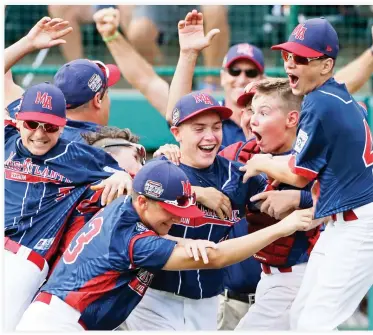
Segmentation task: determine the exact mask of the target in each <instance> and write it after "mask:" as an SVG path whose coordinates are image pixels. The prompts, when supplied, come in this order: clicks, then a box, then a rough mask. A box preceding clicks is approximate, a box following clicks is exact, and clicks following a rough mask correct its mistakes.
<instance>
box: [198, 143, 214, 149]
mask: <svg viewBox="0 0 373 335" xmlns="http://www.w3.org/2000/svg"><path fill="white" fill-rule="evenodd" d="M200 147H201V149H206V150H211V149H214V147H215V144H213V145H201V146H200Z"/></svg>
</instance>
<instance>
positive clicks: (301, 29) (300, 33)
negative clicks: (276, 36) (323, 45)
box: [291, 24, 307, 41]
mask: <svg viewBox="0 0 373 335" xmlns="http://www.w3.org/2000/svg"><path fill="white" fill-rule="evenodd" d="M306 30H307V28H306V27H305V26H304V24H298V25H297V26H296V27H295V29H294V30H293V32H292V33H291V35H293V36H294V38H295V39H296V40H301V41H303V40H304V35H305V34H306Z"/></svg>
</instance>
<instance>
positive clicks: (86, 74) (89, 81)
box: [53, 59, 120, 143]
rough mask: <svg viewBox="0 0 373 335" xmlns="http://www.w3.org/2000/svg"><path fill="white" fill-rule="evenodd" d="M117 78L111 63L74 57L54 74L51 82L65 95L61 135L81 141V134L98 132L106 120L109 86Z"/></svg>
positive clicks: (115, 69) (105, 123) (107, 115)
mask: <svg viewBox="0 0 373 335" xmlns="http://www.w3.org/2000/svg"><path fill="white" fill-rule="evenodd" d="M119 79H120V72H119V69H118V68H117V66H115V65H113V64H104V63H102V62H100V61H91V60H88V59H77V60H74V61H71V62H69V63H67V64H64V65H63V66H62V67H61V68H60V69H59V70H58V71H57V73H56V75H55V76H54V79H53V82H54V84H55V85H56V86H57V87H58V88H59V89H60V90H61V91H62V92H63V94H64V95H65V98H66V108H67V111H66V115H67V118H68V121H67V124H66V129H65V131H64V134H63V137H64V138H66V139H69V140H71V141H78V142H82V143H84V140H83V139H82V137H81V136H80V134H81V133H86V132H88V131H97V130H99V128H100V126H106V125H107V124H108V122H109V112H110V97H109V91H108V90H109V87H111V86H113V85H115V84H116V83H117V82H118V81H119Z"/></svg>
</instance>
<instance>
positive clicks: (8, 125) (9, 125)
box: [4, 120, 19, 143]
mask: <svg viewBox="0 0 373 335" xmlns="http://www.w3.org/2000/svg"><path fill="white" fill-rule="evenodd" d="M18 134H19V133H18V130H17V128H16V124H15V123H14V122H13V121H11V120H4V137H5V143H6V142H7V141H8V140H9V139H10V138H11V137H12V136H15V135H18Z"/></svg>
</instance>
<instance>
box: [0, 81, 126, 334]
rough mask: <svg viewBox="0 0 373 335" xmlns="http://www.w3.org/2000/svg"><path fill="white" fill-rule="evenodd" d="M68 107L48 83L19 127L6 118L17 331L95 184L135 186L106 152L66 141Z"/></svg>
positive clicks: (30, 97)
mask: <svg viewBox="0 0 373 335" xmlns="http://www.w3.org/2000/svg"><path fill="white" fill-rule="evenodd" d="M65 107H66V106H65V98H64V96H63V93H62V92H61V91H60V90H59V89H58V88H57V87H55V86H53V85H52V84H49V83H43V84H39V85H35V86H33V87H31V88H29V89H28V90H27V91H26V92H25V93H24V95H23V98H22V102H21V105H20V107H19V112H18V114H17V115H16V118H17V121H16V124H15V123H13V122H12V121H5V161H4V170H5V207H4V209H5V223H4V226H5V243H4V248H5V269H6V271H5V278H4V282H5V287H6V290H5V292H6V294H5V301H6V306H7V308H6V310H5V313H6V315H5V318H4V319H5V326H6V329H9V330H10V329H14V326H15V325H16V322H17V320H19V318H20V316H21V315H22V312H23V311H24V309H25V308H26V307H27V304H28V303H30V302H31V299H32V297H33V295H34V294H35V292H36V290H37V289H38V287H39V286H40V284H41V283H42V282H43V281H44V279H45V276H46V273H47V272H48V262H49V261H50V260H51V258H52V257H53V254H54V252H55V251H56V248H57V246H58V243H59V241H60V238H61V235H62V234H63V232H64V229H65V224H66V221H67V219H68V217H69V215H70V213H71V211H72V210H73V209H74V206H75V205H76V203H77V202H78V201H79V200H80V198H81V196H82V194H83V193H84V191H85V190H86V189H87V187H89V184H90V183H93V182H96V181H98V180H100V179H105V178H108V177H110V176H111V177H110V178H108V179H106V180H105V181H103V182H101V183H100V185H101V186H104V187H105V190H104V192H105V193H106V197H111V196H114V195H115V194H118V195H121V194H123V192H124V189H125V188H129V187H130V184H129V182H128V180H130V177H129V176H128V174H127V173H126V172H124V171H120V168H119V166H118V164H117V163H116V162H115V160H114V159H112V158H111V157H110V156H109V155H106V154H105V153H104V151H99V153H101V155H100V154H98V153H97V151H93V150H92V149H91V148H90V147H89V146H87V145H83V144H78V143H73V142H67V141H65V140H62V139H60V134H61V133H62V131H63V128H64V125H65V124H66V117H65ZM115 171H116V173H114V174H113V172H115ZM112 194H113V195H112ZM24 278H28V280H27V282H25V281H24Z"/></svg>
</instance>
